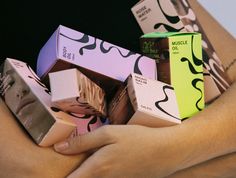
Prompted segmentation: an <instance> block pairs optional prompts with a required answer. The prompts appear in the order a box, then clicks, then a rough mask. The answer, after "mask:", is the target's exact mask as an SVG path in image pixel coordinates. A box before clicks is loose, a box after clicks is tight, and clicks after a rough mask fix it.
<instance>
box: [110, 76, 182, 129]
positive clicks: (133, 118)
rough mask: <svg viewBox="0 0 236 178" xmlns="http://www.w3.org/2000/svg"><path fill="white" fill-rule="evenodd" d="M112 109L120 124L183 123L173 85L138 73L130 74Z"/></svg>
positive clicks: (157, 125)
mask: <svg viewBox="0 0 236 178" xmlns="http://www.w3.org/2000/svg"><path fill="white" fill-rule="evenodd" d="M117 108H121V109H118V110H117ZM110 111H112V112H110ZM108 113H110V115H109V116H111V117H109V120H110V121H111V123H116V124H120V123H127V124H138V125H145V126H148V127H165V126H171V125H176V124H180V123H181V119H180V116H179V111H178V105H177V101H176V96H175V92H174V89H173V87H172V86H170V85H168V84H165V83H163V82H160V81H157V80H152V79H148V78H146V77H144V76H142V75H139V74H135V73H132V74H131V75H130V76H129V77H128V79H127V87H124V88H123V89H121V90H120V92H119V94H118V95H117V98H114V102H113V104H112V105H111V107H109V110H108ZM114 113H115V114H114ZM120 118H124V119H123V120H121V119H120Z"/></svg>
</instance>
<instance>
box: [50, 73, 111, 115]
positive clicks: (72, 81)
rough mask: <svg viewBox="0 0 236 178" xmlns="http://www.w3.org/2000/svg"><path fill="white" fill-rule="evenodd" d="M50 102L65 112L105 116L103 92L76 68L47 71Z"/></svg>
mask: <svg viewBox="0 0 236 178" xmlns="http://www.w3.org/2000/svg"><path fill="white" fill-rule="evenodd" d="M49 82H50V88H51V95H52V102H53V104H55V106H56V107H58V108H60V109H62V110H63V111H66V112H73V113H79V114H89V115H98V116H103V117H105V116H106V115H107V114H106V100H105V92H104V91H103V89H101V88H100V87H99V86H98V85H96V84H95V83H94V82H92V81H91V80H90V79H89V78H88V77H87V76H85V75H84V74H83V73H81V72H80V71H79V70H78V69H67V70H62V71H58V72H52V73H49Z"/></svg>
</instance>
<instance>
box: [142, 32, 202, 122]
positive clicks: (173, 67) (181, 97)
mask: <svg viewBox="0 0 236 178" xmlns="http://www.w3.org/2000/svg"><path fill="white" fill-rule="evenodd" d="M140 42H141V50H142V52H143V53H144V54H145V55H147V56H149V57H153V58H155V59H156V60H157V72H158V80H160V81H162V82H165V83H168V84H170V85H172V86H173V87H174V89H175V92H176V97H177V102H178V106H179V112H180V117H181V118H182V119H183V118H188V117H191V116H193V115H194V114H196V113H197V112H199V111H200V110H202V109H203V108H204V103H205V102H204V83H203V61H202V46H201V34H199V33H180V32H178V33H177V32H166V33H158V32H153V33H147V34H145V35H143V36H142V37H141V38H140Z"/></svg>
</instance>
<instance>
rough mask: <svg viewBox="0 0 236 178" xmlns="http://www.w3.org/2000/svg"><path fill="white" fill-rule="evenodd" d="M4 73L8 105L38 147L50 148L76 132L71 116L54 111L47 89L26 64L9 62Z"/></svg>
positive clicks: (4, 65) (3, 78)
mask: <svg viewBox="0 0 236 178" xmlns="http://www.w3.org/2000/svg"><path fill="white" fill-rule="evenodd" d="M1 73H2V78H1V93H2V96H3V99H4V101H5V103H6V105H7V106H8V107H9V108H10V110H11V111H12V112H13V113H14V115H15V116H16V117H17V119H18V120H19V122H20V123H21V124H22V125H23V127H24V128H25V129H26V130H27V132H28V133H29V134H30V135H31V137H32V138H33V140H34V141H35V142H36V143H37V144H38V145H40V146H51V145H53V144H54V143H56V142H58V141H62V140H64V139H66V138H67V137H68V136H69V135H70V134H71V133H72V131H73V130H74V129H75V128H76V124H75V123H74V122H73V120H72V117H71V116H70V115H69V114H67V113H65V112H62V111H60V112H56V111H54V109H53V108H52V103H51V96H50V95H49V91H48V89H47V88H46V87H45V85H44V84H42V83H41V82H40V80H39V78H38V77H37V76H36V74H35V73H34V72H33V70H32V69H31V68H30V67H29V66H28V65H27V64H26V63H24V62H21V61H18V60H14V59H9V58H7V59H6V60H5V62H4V64H3V66H2V72H1Z"/></svg>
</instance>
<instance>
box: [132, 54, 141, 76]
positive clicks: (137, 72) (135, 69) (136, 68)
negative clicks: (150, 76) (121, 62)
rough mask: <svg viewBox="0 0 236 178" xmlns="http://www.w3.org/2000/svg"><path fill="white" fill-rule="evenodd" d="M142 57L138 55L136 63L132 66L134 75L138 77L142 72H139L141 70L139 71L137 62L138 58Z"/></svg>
mask: <svg viewBox="0 0 236 178" xmlns="http://www.w3.org/2000/svg"><path fill="white" fill-rule="evenodd" d="M141 57H142V56H141V55H140V56H139V57H138V58H137V59H136V61H135V64H134V73H136V74H140V75H142V72H141V70H140V69H139V65H138V64H139V60H140V58H141Z"/></svg>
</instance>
